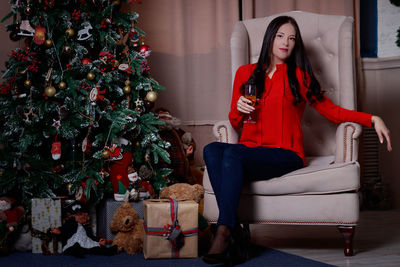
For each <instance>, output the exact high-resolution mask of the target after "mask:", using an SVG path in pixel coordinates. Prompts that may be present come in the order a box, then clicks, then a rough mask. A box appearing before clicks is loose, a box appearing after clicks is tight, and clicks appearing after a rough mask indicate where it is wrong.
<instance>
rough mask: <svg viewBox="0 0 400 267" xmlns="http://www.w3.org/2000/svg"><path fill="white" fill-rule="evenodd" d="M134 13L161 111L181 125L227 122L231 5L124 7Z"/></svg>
mask: <svg viewBox="0 0 400 267" xmlns="http://www.w3.org/2000/svg"><path fill="white" fill-rule="evenodd" d="M130 8H131V10H132V11H136V12H138V13H139V15H140V17H139V19H138V22H139V23H138V25H137V26H138V27H139V28H141V29H142V30H143V31H145V32H146V35H147V36H146V39H145V43H146V44H147V45H149V46H150V47H151V49H152V54H151V56H150V57H149V64H150V67H151V74H152V77H153V78H154V79H155V80H157V81H158V82H159V83H160V84H161V85H163V86H165V87H166V91H161V92H160V94H159V98H158V100H157V102H156V107H164V108H166V109H168V110H170V112H171V114H172V115H173V116H175V117H178V118H179V119H181V121H182V123H183V124H187V125H204V124H212V123H213V122H215V121H218V120H221V119H227V112H228V110H229V108H228V107H229V98H230V87H231V74H230V51H229V40H230V34H231V32H232V30H233V26H234V23H235V22H236V21H237V20H238V9H239V8H238V4H237V1H236V0H235V1H232V0H202V1H198V0H168V1H165V0H144V1H142V4H133V5H131V6H130Z"/></svg>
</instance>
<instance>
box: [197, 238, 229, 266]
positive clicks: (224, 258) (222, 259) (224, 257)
mask: <svg viewBox="0 0 400 267" xmlns="http://www.w3.org/2000/svg"><path fill="white" fill-rule="evenodd" d="M232 246H233V238H232V237H230V238H229V240H228V246H227V247H226V249H225V251H224V252H221V253H212V254H210V253H207V254H204V255H203V257H202V259H203V261H204V262H205V263H208V264H224V266H232V259H231V258H232V257H231V256H232V252H231V250H232Z"/></svg>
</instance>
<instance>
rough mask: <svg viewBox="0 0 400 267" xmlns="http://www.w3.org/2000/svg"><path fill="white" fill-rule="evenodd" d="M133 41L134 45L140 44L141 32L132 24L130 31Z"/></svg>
mask: <svg viewBox="0 0 400 267" xmlns="http://www.w3.org/2000/svg"><path fill="white" fill-rule="evenodd" d="M129 34H130V37H131V43H132V45H133V46H134V47H136V46H138V43H139V33H138V32H137V31H136V30H135V27H134V26H133V25H132V27H131V31H130V33H129Z"/></svg>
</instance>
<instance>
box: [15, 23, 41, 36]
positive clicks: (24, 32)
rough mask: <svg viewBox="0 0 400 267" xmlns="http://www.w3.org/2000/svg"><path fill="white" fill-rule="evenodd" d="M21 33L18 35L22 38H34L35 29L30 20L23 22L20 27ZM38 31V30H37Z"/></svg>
mask: <svg viewBox="0 0 400 267" xmlns="http://www.w3.org/2000/svg"><path fill="white" fill-rule="evenodd" d="M19 30H20V32H19V33H18V35H20V36H29V37H30V36H33V35H34V33H35V29H34V28H32V26H31V24H30V23H29V20H23V21H21V25H20V26H19ZM36 30H37V28H36Z"/></svg>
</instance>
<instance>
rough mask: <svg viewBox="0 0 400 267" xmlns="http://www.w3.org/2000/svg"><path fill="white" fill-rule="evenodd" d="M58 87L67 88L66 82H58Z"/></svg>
mask: <svg viewBox="0 0 400 267" xmlns="http://www.w3.org/2000/svg"><path fill="white" fill-rule="evenodd" d="M58 88H60V89H65V88H67V84H66V83H65V82H60V83H59V84H58Z"/></svg>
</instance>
